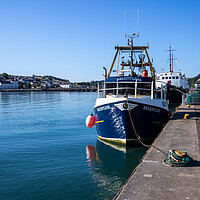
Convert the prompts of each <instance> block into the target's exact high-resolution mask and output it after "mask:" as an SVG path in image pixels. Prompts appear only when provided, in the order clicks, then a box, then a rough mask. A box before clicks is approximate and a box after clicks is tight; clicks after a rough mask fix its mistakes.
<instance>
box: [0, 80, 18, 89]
mask: <svg viewBox="0 0 200 200" xmlns="http://www.w3.org/2000/svg"><path fill="white" fill-rule="evenodd" d="M0 89H18V81H0Z"/></svg>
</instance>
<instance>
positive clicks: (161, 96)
mask: <svg viewBox="0 0 200 200" xmlns="http://www.w3.org/2000/svg"><path fill="white" fill-rule="evenodd" d="M160 98H161V99H163V84H161V95H160Z"/></svg>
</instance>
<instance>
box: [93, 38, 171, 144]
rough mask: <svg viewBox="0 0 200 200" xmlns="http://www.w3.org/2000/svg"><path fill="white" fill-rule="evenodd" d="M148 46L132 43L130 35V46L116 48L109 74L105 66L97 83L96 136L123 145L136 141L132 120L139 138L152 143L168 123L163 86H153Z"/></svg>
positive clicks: (152, 69)
mask: <svg viewBox="0 0 200 200" xmlns="http://www.w3.org/2000/svg"><path fill="white" fill-rule="evenodd" d="M148 48H149V46H133V41H132V38H131V46H117V47H115V49H116V53H115V56H114V59H113V62H112V65H111V67H110V70H109V72H108V73H107V70H106V68H105V67H104V70H105V74H104V77H105V79H104V80H103V81H101V82H100V83H99V85H98V94H97V95H98V96H97V99H96V103H95V106H94V114H95V121H96V122H95V123H96V129H97V137H98V138H99V139H101V140H105V141H109V142H117V143H122V144H125V145H128V144H132V143H137V142H138V140H137V138H136V133H135V131H134V130H133V126H132V124H131V123H132V122H133V123H134V126H135V129H136V130H137V133H138V134H139V136H140V138H141V140H143V141H151V142H152V140H153V139H155V137H156V136H157V135H158V133H159V132H160V131H161V129H162V128H163V126H164V125H165V124H166V123H167V121H168V105H167V102H166V88H164V87H161V88H160V89H156V88H155V72H154V68H153V67H152V62H151V60H150V58H149V55H148V52H147V49H148ZM126 58H128V60H127V61H126V62H125V59H126ZM116 60H117V62H116ZM115 62H116V63H115ZM147 67H148V68H149V69H148V68H147ZM113 73H114V75H113V76H111V74H113ZM148 73H150V74H151V75H150V76H148ZM129 113H130V115H129Z"/></svg>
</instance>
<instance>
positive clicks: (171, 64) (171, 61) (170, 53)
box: [165, 45, 176, 72]
mask: <svg viewBox="0 0 200 200" xmlns="http://www.w3.org/2000/svg"><path fill="white" fill-rule="evenodd" d="M165 51H169V71H170V72H173V60H174V59H173V53H172V51H176V49H172V48H171V45H170V46H169V49H168V50H165Z"/></svg>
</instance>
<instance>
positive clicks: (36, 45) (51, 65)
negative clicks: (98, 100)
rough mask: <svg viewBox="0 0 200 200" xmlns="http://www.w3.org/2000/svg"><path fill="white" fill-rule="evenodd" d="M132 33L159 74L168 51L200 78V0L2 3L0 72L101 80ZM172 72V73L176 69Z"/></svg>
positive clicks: (16, 0)
mask: <svg viewBox="0 0 200 200" xmlns="http://www.w3.org/2000/svg"><path fill="white" fill-rule="evenodd" d="M125 10H126V11H127V32H128V33H131V32H135V31H136V24H137V10H139V11H140V37H139V38H138V39H135V44H136V45H139V44H140V45H145V44H146V43H147V42H149V45H150V49H149V54H150V57H151V58H153V59H154V67H155V68H156V69H157V72H161V69H162V68H164V69H165V70H168V61H167V59H168V53H167V52H165V51H164V50H165V49H168V47H169V45H170V44H171V45H172V46H174V48H175V49H176V52H174V57H176V58H177V59H178V63H176V67H177V68H178V69H180V68H181V69H182V72H184V73H186V76H187V77H193V76H196V75H197V74H199V73H200V64H199V57H200V56H199V55H200V51H199V47H200V11H199V10H200V1H198V0H196V1H194V0H143V1H139V0H137V1H136V0H98V1H97V0H71V1H69V0H0V73H3V72H7V73H8V74H16V75H33V74H36V75H53V76H57V77H61V78H65V79H69V80H70V81H72V82H75V81H91V80H101V79H102V78H103V77H102V74H103V69H102V66H106V67H107V68H109V66H110V64H111V62H112V59H113V56H114V53H115V50H114V46H115V45H117V44H118V45H124V44H126V43H127V42H126V39H125V37H124V13H125ZM176 67H175V70H176Z"/></svg>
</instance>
